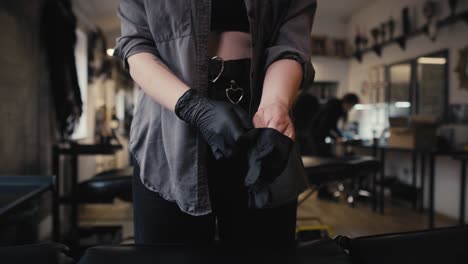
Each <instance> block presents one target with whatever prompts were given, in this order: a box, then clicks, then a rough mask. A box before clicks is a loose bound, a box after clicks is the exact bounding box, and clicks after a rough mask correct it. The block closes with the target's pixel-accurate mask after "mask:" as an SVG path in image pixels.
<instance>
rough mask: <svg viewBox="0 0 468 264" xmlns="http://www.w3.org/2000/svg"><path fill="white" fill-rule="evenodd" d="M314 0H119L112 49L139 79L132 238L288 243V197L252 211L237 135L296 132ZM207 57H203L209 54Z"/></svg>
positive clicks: (291, 212) (291, 217) (307, 74)
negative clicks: (295, 110) (292, 114)
mask: <svg viewBox="0 0 468 264" xmlns="http://www.w3.org/2000/svg"><path fill="white" fill-rule="evenodd" d="M315 7H316V4H315V1H314V0H274V1H259V0H245V1H243V0H230V1H225V0H191V1H190V0H159V1H149V0H148V1H144V0H121V2H120V6H119V10H118V13H119V16H120V18H121V22H122V36H121V38H119V39H118V43H117V47H116V56H117V57H119V58H121V59H122V60H123V61H124V63H125V66H126V67H129V70H130V74H131V76H132V78H133V79H134V80H135V82H136V83H137V84H138V85H139V86H140V87H141V90H140V92H139V96H138V103H137V108H136V112H135V117H134V120H133V123H132V129H131V134H130V142H129V146H130V150H131V152H132V154H133V157H134V160H135V177H134V178H135V180H134V181H135V182H134V207H135V209H134V222H135V239H136V242H137V243H168V242H174V243H210V242H212V241H213V237H214V234H215V227H216V226H217V230H218V234H219V239H220V240H221V241H224V242H227V243H234V244H238V243H244V244H245V243H247V242H248V243H255V244H257V245H258V244H263V245H265V244H271V245H291V244H293V243H294V232H295V221H296V201H290V202H288V203H287V204H285V205H284V206H280V207H277V208H270V209H250V208H248V206H247V202H246V200H247V198H246V197H247V191H246V190H245V187H244V186H243V184H242V175H243V174H244V173H245V171H243V170H244V169H243V168H242V166H239V159H240V156H241V155H239V154H238V151H239V149H238V143H239V142H238V141H239V138H240V137H241V136H242V135H243V134H244V133H245V132H246V131H248V130H249V129H251V128H252V127H255V128H262V127H268V128H272V129H276V130H277V131H279V132H281V133H283V134H284V135H285V136H288V137H290V138H292V139H293V138H294V128H293V126H292V124H291V120H290V118H289V109H290V106H291V104H292V102H293V100H294V97H295V95H296V93H297V90H298V89H299V88H300V86H301V84H302V83H307V82H308V81H310V79H311V78H312V77H313V69H312V65H311V64H310V51H309V49H310V42H309V39H310V31H311V26H312V22H313V16H314V12H315ZM209 58H212V59H209Z"/></svg>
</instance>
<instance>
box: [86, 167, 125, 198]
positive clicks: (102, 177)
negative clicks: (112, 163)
mask: <svg viewBox="0 0 468 264" xmlns="http://www.w3.org/2000/svg"><path fill="white" fill-rule="evenodd" d="M132 174H133V169H132V168H131V167H129V168H125V169H119V170H109V171H105V172H102V173H99V174H97V175H95V176H94V177H93V178H91V179H90V180H87V181H84V182H82V183H80V185H79V187H78V188H79V191H78V193H79V194H80V195H79V201H80V203H112V202H113V201H114V199H116V198H118V199H120V200H123V201H126V202H132Z"/></svg>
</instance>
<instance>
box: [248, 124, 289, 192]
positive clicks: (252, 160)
mask: <svg viewBox="0 0 468 264" xmlns="http://www.w3.org/2000/svg"><path fill="white" fill-rule="evenodd" d="M241 146H242V147H243V149H245V150H246V157H247V162H248V170H247V175H246V176H245V179H244V184H245V186H247V187H249V188H251V189H253V190H257V189H261V188H263V187H264V186H265V185H268V184H270V183H272V182H273V181H274V180H275V179H276V178H277V177H278V176H279V175H280V174H281V173H282V172H283V170H284V169H285V167H286V164H287V163H288V159H289V152H290V151H291V148H292V147H293V141H292V139H290V138H289V137H287V136H285V135H283V134H282V133H280V132H279V131H278V130H276V129H273V128H256V129H252V130H250V131H248V132H247V133H246V134H244V135H243V136H242V139H241Z"/></svg>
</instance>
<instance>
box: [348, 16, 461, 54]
mask: <svg viewBox="0 0 468 264" xmlns="http://www.w3.org/2000/svg"><path fill="white" fill-rule="evenodd" d="M459 21H464V22H465V23H467V24H468V11H464V12H462V13H459V14H456V15H453V16H449V17H446V18H444V19H442V20H439V21H437V30H438V31H440V29H442V28H444V27H447V26H450V25H453V24H455V23H457V22H459ZM427 28H428V26H427V24H426V25H424V26H422V27H420V28H418V29H416V30H414V31H412V32H410V33H409V34H406V35H400V36H397V37H394V38H393V39H389V40H386V41H384V42H382V43H379V44H376V45H372V46H370V47H367V48H365V49H362V50H358V51H356V52H354V54H353V57H354V58H355V59H356V60H357V61H359V62H362V58H363V55H364V54H367V53H371V52H373V53H375V54H376V55H377V56H379V57H381V56H382V51H383V49H384V48H385V47H388V46H390V45H393V44H395V43H396V44H397V45H398V46H399V47H400V48H401V49H402V50H405V49H406V42H407V41H408V40H409V39H412V38H414V37H416V36H419V35H422V34H426V35H427V32H428V29H427Z"/></svg>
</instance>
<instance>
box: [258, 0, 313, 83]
mask: <svg viewBox="0 0 468 264" xmlns="http://www.w3.org/2000/svg"><path fill="white" fill-rule="evenodd" d="M316 8H317V2H316V0H291V2H290V5H289V8H288V11H287V13H286V15H285V16H284V19H283V21H282V22H281V24H280V27H279V30H278V34H277V36H276V39H275V40H274V42H273V45H271V46H269V47H267V48H266V49H265V53H266V54H265V58H266V62H265V71H266V70H267V69H268V67H270V65H271V64H273V63H274V62H275V61H278V60H281V59H293V60H296V61H297V62H299V64H301V66H302V70H303V79H302V83H301V88H302V87H303V86H304V85H305V84H308V83H310V82H312V81H313V79H314V76H315V71H314V68H313V66H312V63H311V38H310V34H311V31H312V25H313V21H314V17H315V10H316Z"/></svg>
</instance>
